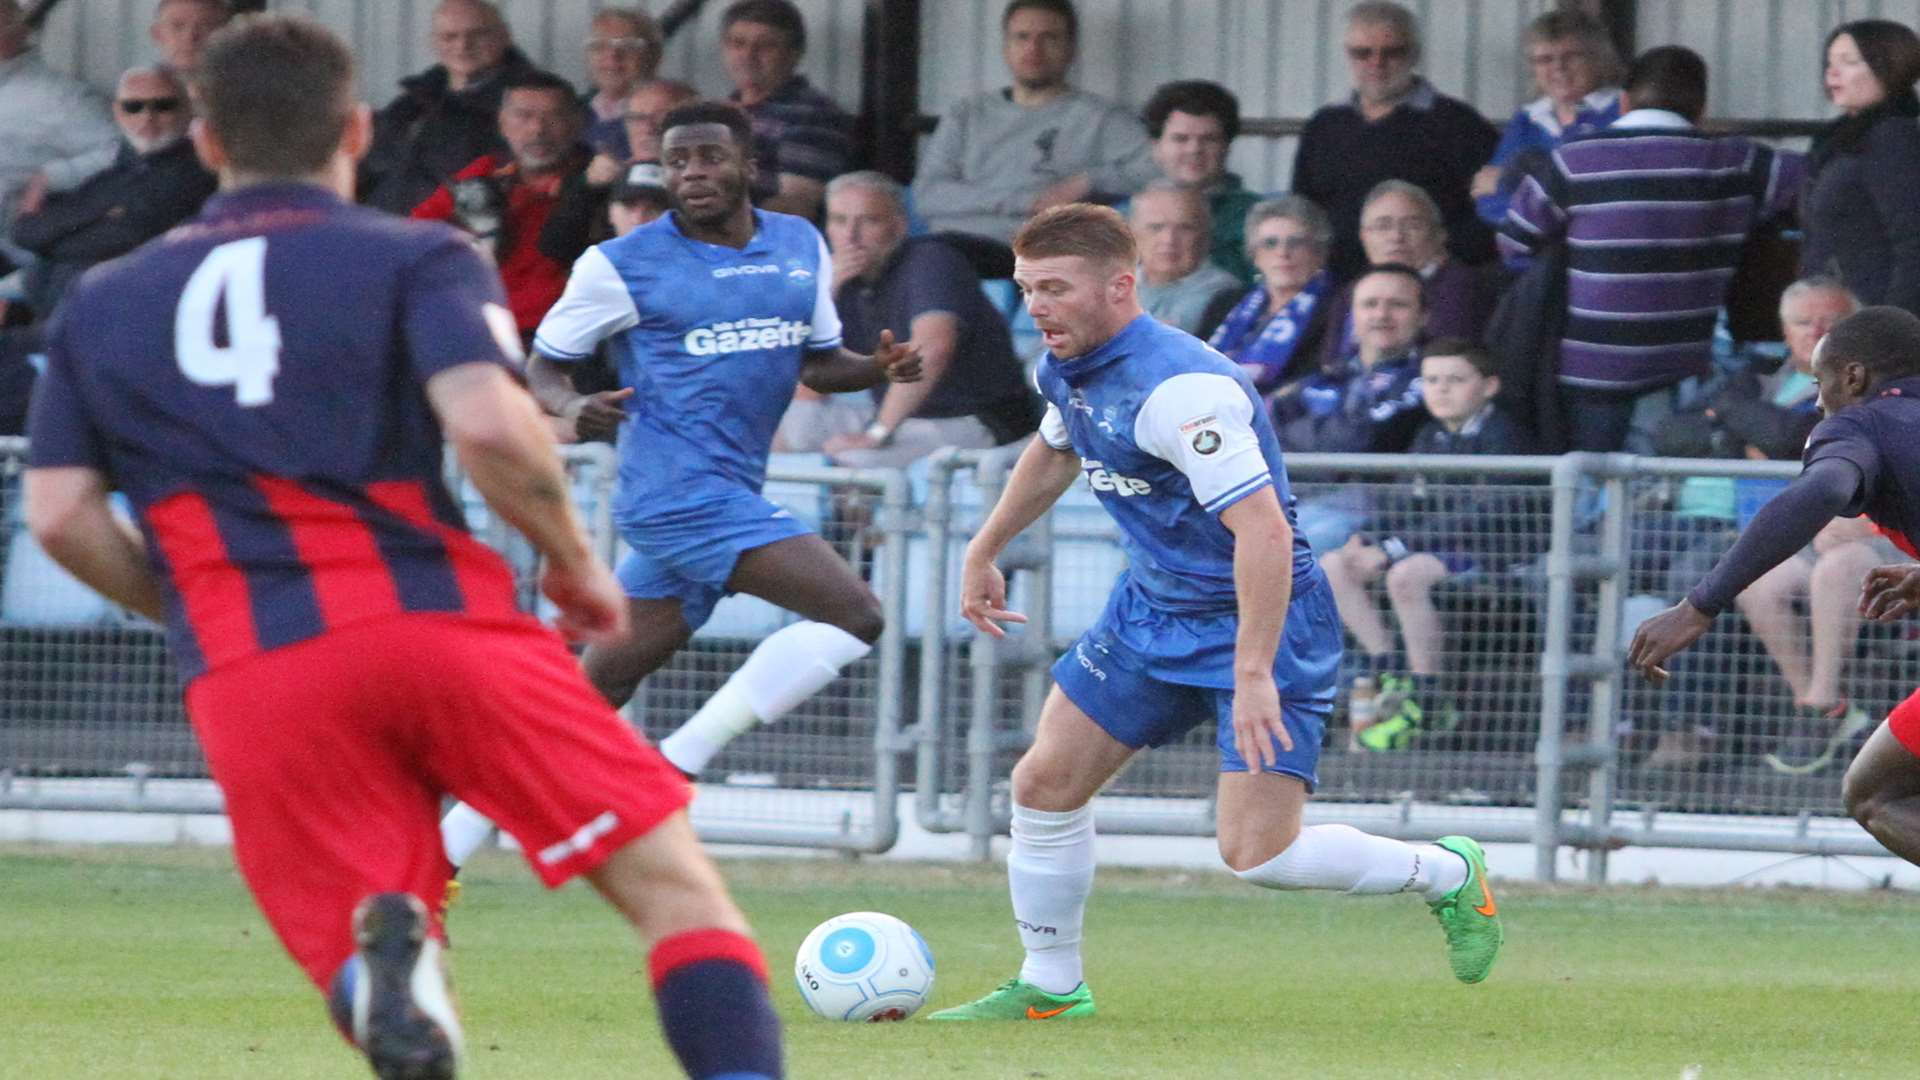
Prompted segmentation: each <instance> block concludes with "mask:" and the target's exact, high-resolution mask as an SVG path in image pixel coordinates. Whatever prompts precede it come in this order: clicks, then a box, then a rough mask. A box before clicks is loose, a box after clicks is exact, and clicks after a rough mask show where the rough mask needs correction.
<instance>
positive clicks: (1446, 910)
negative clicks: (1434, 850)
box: [1429, 836, 1506, 983]
mask: <svg viewBox="0 0 1920 1080" xmlns="http://www.w3.org/2000/svg"><path fill="white" fill-rule="evenodd" d="M1434 843H1435V844H1438V845H1439V846H1441V847H1443V848H1446V849H1447V850H1448V851H1451V852H1453V853H1454V854H1455V855H1458V856H1460V857H1461V858H1463V859H1465V860H1467V880H1465V881H1463V882H1461V883H1460V887H1459V888H1457V889H1455V890H1453V891H1452V892H1450V893H1448V894H1447V895H1445V896H1443V897H1441V898H1440V899H1439V900H1436V901H1434V903H1433V904H1431V905H1429V906H1430V907H1432V908H1433V917H1434V918H1436V919H1439V920H1440V929H1442V930H1444V931H1446V933H1447V962H1448V963H1449V964H1451V965H1452V966H1453V977H1454V978H1456V979H1459V980H1460V981H1461V982H1463V983H1477V982H1479V981H1480V980H1482V979H1484V978H1486V977H1487V972H1489V971H1492V970H1493V961H1494V959H1495V958H1496V957H1498V956H1499V955H1500V944H1501V942H1503V941H1505V940H1506V933H1505V931H1503V930H1502V929H1501V927H1500V907H1499V905H1497V904H1495V903H1494V902H1493V890H1492V889H1491V888H1489V887H1488V885H1487V853H1486V852H1485V851H1482V850H1481V849H1480V845H1479V844H1478V843H1476V842H1474V841H1473V840H1471V839H1469V838H1467V837H1465V836H1443V837H1441V838H1440V839H1438V840H1435V841H1434Z"/></svg>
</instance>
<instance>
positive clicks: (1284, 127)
mask: <svg viewBox="0 0 1920 1080" xmlns="http://www.w3.org/2000/svg"><path fill="white" fill-rule="evenodd" d="M1827 123H1828V122H1827V121H1825V120H1811V119H1808V120H1799V119H1792V118H1788V117H1733V116H1710V117H1708V118H1707V119H1705V120H1702V121H1701V122H1700V127H1701V129H1702V130H1704V131H1710V132H1712V133H1714V134H1715V135H1745V136H1747V137H1748V138H1754V139H1804V138H1811V137H1813V136H1815V135H1818V134H1819V133H1820V130H1821V129H1822V128H1824V127H1826V126H1827ZM939 125H940V118H939V117H937V116H929V115H927V114H925V113H921V114H919V115H917V116H915V117H914V118H913V119H912V121H911V122H910V123H909V124H908V125H907V129H908V130H909V131H910V132H911V133H913V134H916V135H925V134H928V133H929V132H931V131H933V129H934V128H936V127H938V126H939ZM1305 130H1307V121H1306V118H1305V117H1299V116H1285V117H1272V116H1259V117H1252V118H1250V119H1245V120H1242V121H1240V134H1242V135H1253V136H1257V137H1259V138H1262V139H1293V138H1298V137H1299V136H1300V133H1301V132H1303V131H1305Z"/></svg>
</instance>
